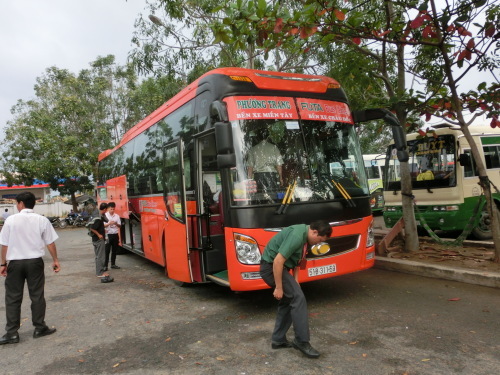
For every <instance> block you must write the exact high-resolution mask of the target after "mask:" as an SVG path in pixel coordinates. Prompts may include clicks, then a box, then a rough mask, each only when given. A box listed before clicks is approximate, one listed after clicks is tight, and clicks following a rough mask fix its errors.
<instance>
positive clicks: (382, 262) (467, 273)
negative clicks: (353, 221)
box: [375, 256, 500, 288]
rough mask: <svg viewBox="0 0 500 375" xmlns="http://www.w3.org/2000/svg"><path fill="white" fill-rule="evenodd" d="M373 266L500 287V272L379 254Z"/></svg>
mask: <svg viewBox="0 0 500 375" xmlns="http://www.w3.org/2000/svg"><path fill="white" fill-rule="evenodd" d="M375 268H379V269H383V270H388V271H397V272H403V273H410V274H413V275H419V276H425V277H434V278H438V279H445V280H453V281H458V282H462V283H468V284H475V285H482V286H489V287H492V288H500V272H485V271H473V270H467V269H463V268H455V267H448V266H441V265H437V264H436V265H434V264H428V263H423V262H416V261H412V260H404V259H394V258H386V257H381V256H376V257H375Z"/></svg>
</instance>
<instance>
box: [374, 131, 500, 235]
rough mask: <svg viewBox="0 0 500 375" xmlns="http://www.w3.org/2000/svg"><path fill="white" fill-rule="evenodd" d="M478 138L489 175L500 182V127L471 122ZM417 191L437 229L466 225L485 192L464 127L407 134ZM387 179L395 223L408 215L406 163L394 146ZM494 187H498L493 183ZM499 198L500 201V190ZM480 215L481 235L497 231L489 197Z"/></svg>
mask: <svg viewBox="0 0 500 375" xmlns="http://www.w3.org/2000/svg"><path fill="white" fill-rule="evenodd" d="M469 129H470V132H471V133H472V136H473V138H474V142H475V143H476V145H477V146H478V148H479V152H480V154H481V158H482V159H483V162H484V164H485V166H486V170H487V174H488V178H489V179H490V180H491V181H492V182H493V184H494V185H496V186H497V187H500V129H498V128H496V129H492V128H490V127H489V126H470V127H469ZM407 140H408V142H407V143H408V150H409V154H410V160H409V165H410V171H411V178H412V188H413V194H414V196H415V202H416V205H417V206H418V211H420V215H421V216H420V215H418V213H417V212H416V219H417V224H418V225H421V224H422V223H421V222H420V221H419V220H420V217H422V218H423V219H424V220H425V222H426V223H427V224H428V226H429V227H430V228H431V229H432V230H445V231H450V230H464V228H465V227H466V225H467V223H468V222H469V219H470V218H471V217H472V215H473V213H474V211H475V208H476V205H477V204H478V199H479V197H480V196H481V194H482V192H481V187H480V186H479V177H478V174H477V171H476V168H475V166H474V161H473V159H472V154H471V150H470V146H469V144H468V142H467V139H465V137H464V135H463V133H462V132H461V131H460V128H459V127H452V126H451V127H450V126H448V125H441V126H439V125H438V126H434V130H433V131H432V132H428V133H427V134H426V136H421V135H419V134H418V133H415V134H411V135H408V136H407ZM386 165H387V168H386V172H387V173H386V176H385V181H384V188H385V190H384V200H385V205H386V206H385V210H384V221H385V224H386V226H387V227H392V226H393V225H394V224H395V223H396V222H397V221H398V220H399V219H400V218H401V216H402V209H401V194H400V191H401V182H400V170H399V168H400V165H399V162H398V160H397V159H396V158H395V157H394V152H393V149H392V147H389V150H388V152H387V159H386ZM493 191H494V189H493ZM493 198H494V200H495V202H496V204H497V206H500V194H499V193H498V192H495V191H494V194H493ZM480 204H481V206H482V207H479V208H478V209H480V213H479V215H480V219H479V222H478V224H477V225H476V226H475V227H474V229H473V230H472V234H473V235H474V236H475V237H476V238H478V239H482V240H484V239H490V238H491V237H492V234H491V228H490V219H489V215H488V212H487V209H486V206H485V200H483V201H482V203H480Z"/></svg>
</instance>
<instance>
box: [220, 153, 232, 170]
mask: <svg viewBox="0 0 500 375" xmlns="http://www.w3.org/2000/svg"><path fill="white" fill-rule="evenodd" d="M217 167H219V168H220V169H222V168H234V167H236V155H235V154H234V153H232V154H222V155H217Z"/></svg>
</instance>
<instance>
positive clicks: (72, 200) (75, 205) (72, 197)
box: [71, 191, 78, 213]
mask: <svg viewBox="0 0 500 375" xmlns="http://www.w3.org/2000/svg"><path fill="white" fill-rule="evenodd" d="M71 204H72V205H73V212H75V213H76V212H78V202H77V201H76V196H75V192H74V191H72V192H71Z"/></svg>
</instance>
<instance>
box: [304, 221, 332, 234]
mask: <svg viewBox="0 0 500 375" xmlns="http://www.w3.org/2000/svg"><path fill="white" fill-rule="evenodd" d="M309 228H311V229H312V230H317V231H318V235H319V236H327V237H330V236H331V235H332V227H331V226H330V223H328V221H325V220H316V221H313V222H312V223H311V224H310V225H309Z"/></svg>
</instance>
